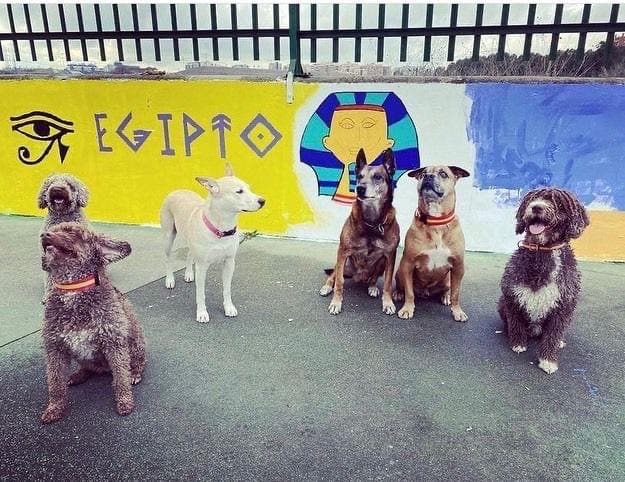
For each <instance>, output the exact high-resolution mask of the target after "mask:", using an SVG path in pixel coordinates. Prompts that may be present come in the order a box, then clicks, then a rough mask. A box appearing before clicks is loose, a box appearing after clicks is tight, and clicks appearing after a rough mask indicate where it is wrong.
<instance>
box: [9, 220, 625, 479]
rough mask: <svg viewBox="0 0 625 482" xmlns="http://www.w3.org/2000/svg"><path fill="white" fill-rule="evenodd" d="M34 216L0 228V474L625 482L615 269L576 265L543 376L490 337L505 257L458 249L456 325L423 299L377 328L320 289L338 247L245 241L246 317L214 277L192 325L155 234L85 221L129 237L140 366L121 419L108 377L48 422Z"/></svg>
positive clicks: (187, 295) (187, 288)
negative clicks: (205, 311) (225, 304)
mask: <svg viewBox="0 0 625 482" xmlns="http://www.w3.org/2000/svg"><path fill="white" fill-rule="evenodd" d="M40 222H41V220H39V219H35V218H19V217H0V230H1V232H2V233H3V236H2V237H1V240H0V243H1V244H0V256H1V258H0V262H2V264H3V270H2V273H3V274H2V277H1V278H0V288H1V289H2V292H3V296H2V297H1V298H0V300H1V301H0V310H1V311H0V313H1V314H2V317H1V320H2V321H1V323H2V324H1V325H0V327H1V333H0V335H1V339H2V340H3V341H2V342H1V343H0V345H1V347H0V384H1V385H0V386H2V387H3V390H2V392H1V394H0V407H1V408H0V410H1V411H0V422H1V427H2V430H1V431H0V479H2V480H35V479H36V480H59V479H62V480H105V479H106V480H121V479H133V480H183V479H184V480H189V479H190V480H207V479H217V480H221V479H229V480H250V479H252V480H291V479H306V480H344V479H354V480H372V479H394V480H400V479H410V480H415V479H417V480H449V479H456V480H502V479H506V480H625V457H624V456H623V454H624V453H625V443H624V442H623V431H624V428H625V406H624V403H623V396H624V395H625V379H624V378H625V377H624V375H623V367H624V364H625V352H624V350H623V345H624V340H625V336H624V335H625V322H624V321H623V318H622V313H623V311H624V308H625V300H624V299H623V293H624V292H625V290H624V289H623V288H624V285H625V282H624V279H625V277H624V275H625V265H616V264H603V263H586V262H582V263H580V265H581V269H582V272H583V290H582V296H581V300H580V303H579V308H578V310H577V313H576V320H575V323H574V325H573V326H572V328H571V329H570V330H569V332H568V335H567V337H566V339H567V342H568V346H567V347H566V348H565V349H564V351H563V354H562V357H561V363H560V370H559V371H558V372H557V373H556V374H554V375H551V376H548V375H546V374H544V373H543V372H541V371H540V370H539V369H538V368H537V367H536V365H535V360H534V353H533V347H530V351H529V352H528V353H524V354H521V355H517V354H515V353H513V352H512V351H510V350H509V349H508V348H507V347H506V343H505V339H504V338H503V335H501V334H499V333H497V331H499V330H500V329H501V326H500V322H499V320H498V317H497V314H496V311H495V304H496V300H497V298H498V282H499V278H500V276H501V273H502V270H503V266H504V264H505V262H506V259H507V257H506V256H502V255H493V254H485V253H468V255H467V275H466V278H465V283H464V287H463V307H464V309H465V311H466V312H467V314H468V315H469V317H470V319H469V322H468V323H466V324H458V323H455V322H454V321H453V320H452V319H451V315H450V313H449V311H448V309H447V308H445V307H443V306H441V305H439V304H437V303H434V302H423V303H421V304H419V305H418V307H417V310H416V317H415V319H414V320H412V321H403V320H399V319H398V318H397V317H389V316H386V315H384V314H382V312H381V302H380V300H374V299H371V298H369V297H368V296H367V295H366V289H364V288H362V287H358V286H354V285H352V284H351V283H349V282H348V283H347V286H346V300H345V303H344V311H343V313H341V314H340V315H338V316H336V317H334V316H331V315H329V314H328V313H327V310H326V308H327V304H328V302H329V300H328V299H327V298H321V297H320V296H318V295H317V290H318V288H319V287H320V286H321V284H322V282H323V280H324V275H323V268H324V267H328V266H330V265H332V264H333V258H334V256H335V253H336V245H335V244H332V243H313V242H303V241H296V240H287V239H271V238H261V237H256V238H253V239H250V240H248V241H246V242H245V243H243V244H242V245H241V250H240V253H239V257H238V262H237V270H236V272H235V278H234V283H233V293H234V302H235V304H236V305H237V308H238V310H239V316H238V317H237V318H235V319H229V318H226V317H225V316H224V315H223V312H222V308H221V286H220V283H219V281H218V280H220V275H219V272H218V271H217V270H213V271H211V272H210V273H209V281H208V282H207V287H208V289H207V304H208V308H209V313H210V314H211V322H210V323H209V324H206V325H202V324H198V323H196V322H195V321H194V312H195V310H194V304H193V303H194V301H193V299H194V288H193V285H190V284H186V283H184V282H183V281H182V279H181V273H180V272H178V273H177V280H178V284H177V286H176V289H175V290H173V291H168V290H166V289H165V288H164V282H163V279H162V277H161V276H162V274H161V273H162V259H161V254H160V253H161V251H160V246H159V242H158V240H159V236H158V230H155V229H153V228H146V227H136V226H120V225H96V229H100V230H102V231H107V232H109V233H110V234H115V235H116V236H118V237H120V238H123V239H128V240H130V241H131V243H132V244H133V254H132V255H131V256H130V257H129V258H128V259H126V260H124V261H121V262H119V263H118V264H117V265H114V266H113V267H112V270H111V271H112V277H113V278H114V279H115V280H116V282H117V284H118V286H120V287H121V288H123V289H124V290H125V291H128V296H129V298H130V300H131V301H132V303H133V304H134V306H135V309H136V311H137V314H138V316H139V318H140V319H141V320H142V323H143V327H144V330H145V332H146V338H147V341H148V367H147V370H146V374H145V377H144V381H143V382H142V383H141V384H140V385H138V386H137V387H135V390H134V393H135V397H136V402H137V408H136V410H135V412H133V413H132V414H131V415H130V416H128V417H119V416H118V415H116V413H115V411H114V405H113V400H112V391H111V387H110V381H111V379H110V377H106V376H103V377H99V378H95V379H92V380H90V381H88V382H87V383H85V384H83V385H80V386H78V387H73V388H72V389H71V390H70V394H71V409H70V411H69V413H68V414H67V416H66V418H65V419H63V420H62V421H61V422H59V423H57V424H54V425H52V426H43V425H41V424H40V423H39V415H40V413H41V411H42V409H43V408H44V406H45V402H46V384H45V370H44V359H43V354H42V350H41V342H40V334H39V332H38V331H36V330H37V329H38V327H39V324H40V317H41V307H40V304H39V299H40V296H41V292H40V290H41V286H42V283H43V282H42V275H41V272H40V270H39V257H38V249H37V247H36V236H37V233H38V230H39V226H40ZM5 320H9V322H8V323H6V322H5ZM32 332H34V333H32Z"/></svg>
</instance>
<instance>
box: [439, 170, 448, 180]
mask: <svg viewBox="0 0 625 482" xmlns="http://www.w3.org/2000/svg"><path fill="white" fill-rule="evenodd" d="M439 174H440V176H441V177H442V178H443V179H447V178H448V177H449V176H448V175H447V173H446V172H445V171H441V172H439Z"/></svg>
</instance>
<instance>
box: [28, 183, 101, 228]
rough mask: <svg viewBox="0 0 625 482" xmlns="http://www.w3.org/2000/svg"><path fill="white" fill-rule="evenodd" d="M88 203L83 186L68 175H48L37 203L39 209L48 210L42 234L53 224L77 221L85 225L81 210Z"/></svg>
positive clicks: (87, 193)
mask: <svg viewBox="0 0 625 482" xmlns="http://www.w3.org/2000/svg"><path fill="white" fill-rule="evenodd" d="M88 201H89V191H88V190H87V188H86V187H85V185H84V184H83V183H82V182H81V181H80V180H79V179H77V178H76V177H74V176H72V175H70V174H50V175H49V176H48V177H46V178H45V180H44V181H43V184H42V185H41V188H40V189H39V194H38V196H37V202H38V203H39V208H40V209H46V208H47V209H48V215H47V216H46V218H45V220H44V223H43V229H42V232H43V231H45V230H46V229H48V228H49V227H50V226H54V225H55V224H59V223H63V222H67V221H77V222H79V223H83V224H85V225H86V224H87V218H86V217H85V215H84V213H83V211H82V208H84V207H85V206H86V205H87V202H88Z"/></svg>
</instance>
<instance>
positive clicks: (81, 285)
mask: <svg viewBox="0 0 625 482" xmlns="http://www.w3.org/2000/svg"><path fill="white" fill-rule="evenodd" d="M99 284H100V280H99V279H98V275H97V273H96V274H92V275H89V276H87V277H86V278H83V279H81V280H78V281H72V282H71V283H54V286H55V288H57V289H60V290H62V291H68V292H72V293H78V292H80V291H86V290H88V289H91V288H93V287H94V286H99Z"/></svg>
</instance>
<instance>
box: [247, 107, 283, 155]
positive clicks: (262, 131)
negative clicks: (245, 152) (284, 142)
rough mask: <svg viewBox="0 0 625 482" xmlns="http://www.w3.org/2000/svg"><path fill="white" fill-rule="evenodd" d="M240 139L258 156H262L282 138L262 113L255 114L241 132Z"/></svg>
mask: <svg viewBox="0 0 625 482" xmlns="http://www.w3.org/2000/svg"><path fill="white" fill-rule="evenodd" d="M241 139H243V142H245V143H246V144H247V145H248V146H249V147H250V149H252V150H253V151H254V152H255V153H256V155H257V156H258V157H264V156H265V154H267V153H268V152H269V151H270V150H271V149H273V147H274V146H275V145H276V144H277V143H278V141H279V140H280V139H282V134H280V132H278V130H277V129H276V128H275V127H274V126H273V125H271V123H270V122H269V121H268V120H267V119H265V117H263V115H262V114H257V115H256V117H254V118H253V119H252V121H251V122H250V123H249V124H248V125H247V127H246V128H245V129H243V131H242V132H241Z"/></svg>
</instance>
